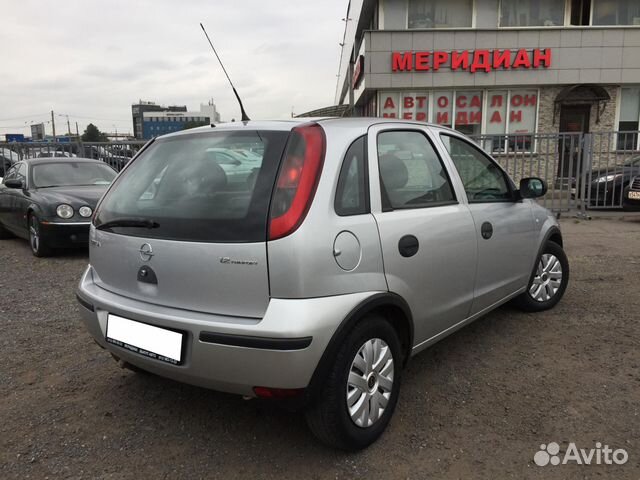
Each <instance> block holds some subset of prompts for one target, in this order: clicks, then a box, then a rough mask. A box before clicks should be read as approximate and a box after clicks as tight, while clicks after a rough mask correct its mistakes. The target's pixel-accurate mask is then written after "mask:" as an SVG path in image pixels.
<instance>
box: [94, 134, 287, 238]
mask: <svg viewBox="0 0 640 480" xmlns="http://www.w3.org/2000/svg"><path fill="white" fill-rule="evenodd" d="M287 137H288V132H284V131H283V132H280V131H260V132H256V131H237V130H234V131H220V132H215V131H214V132H210V133H207V134H191V135H182V136H179V137H173V138H166V139H161V140H157V141H156V142H155V143H153V144H152V145H150V146H149V147H148V148H147V149H146V150H145V151H144V152H143V153H142V154H141V155H140V156H138V158H136V159H135V160H134V161H133V163H131V164H130V165H129V166H127V169H126V170H125V172H124V174H123V175H121V176H120V177H118V179H117V180H116V181H115V183H114V184H113V186H112V188H111V189H110V190H109V191H108V192H107V194H106V195H105V197H104V200H103V201H102V203H101V205H100V207H99V209H98V212H97V214H96V219H95V224H96V226H99V225H100V224H102V223H106V222H110V221H112V220H118V219H122V218H125V219H130V218H135V219H141V220H148V221H149V222H153V223H154V224H156V225H157V227H156V228H154V229H153V230H149V229H147V228H145V227H137V226H136V227H131V226H127V227H121V226H117V227H113V228H110V230H111V231H112V232H114V233H119V234H124V235H131V236H147V237H149V236H152V237H154V238H163V239H171V240H181V241H200V242H228V243H231V242H236V243H237V242H259V241H265V239H266V235H267V216H268V211H269V203H270V199H271V194H272V190H273V187H274V183H275V181H276V175H277V171H278V164H279V161H280V158H281V156H282V152H283V151H284V146H285V143H286V140H287ZM256 145H260V151H261V153H260V154H259V155H257V156H258V158H257V159H256V158H255V156H254V157H253V158H251V159H249V158H247V159H243V157H242V156H241V155H238V154H236V153H235V152H236V150H254V151H255V148H254V147H255V146H256ZM228 158H233V159H235V160H236V161H234V162H229V161H228Z"/></svg>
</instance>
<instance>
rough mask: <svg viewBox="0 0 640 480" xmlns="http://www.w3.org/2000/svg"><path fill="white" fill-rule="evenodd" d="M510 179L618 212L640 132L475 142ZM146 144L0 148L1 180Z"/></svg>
mask: <svg viewBox="0 0 640 480" xmlns="http://www.w3.org/2000/svg"><path fill="white" fill-rule="evenodd" d="M472 138H473V139H474V140H475V141H476V142H477V143H478V144H479V145H480V146H482V148H483V149H484V150H486V151H487V152H489V153H491V154H492V155H493V157H494V158H495V159H496V160H497V161H498V162H499V163H500V164H501V165H502V166H503V167H504V168H505V170H506V171H507V172H508V173H509V175H511V177H512V178H513V179H514V181H515V182H516V184H517V183H518V182H519V181H520V179H522V178H524V177H531V176H535V177H540V178H542V179H544V180H546V182H547V184H548V186H549V190H548V192H547V194H546V195H545V196H544V197H543V198H542V199H540V203H541V204H543V205H544V206H545V207H547V208H549V209H551V210H553V211H555V212H561V211H568V210H573V209H577V210H582V211H584V210H589V209H605V208H609V209H616V208H621V207H622V201H623V198H624V193H625V188H626V187H627V186H628V185H629V184H630V182H631V180H632V179H633V178H634V177H635V176H640V144H639V142H640V132H637V131H634V132H595V133H586V134H582V133H548V134H547V133H544V134H533V135H522V134H514V135H480V136H474V137H472ZM144 144H145V142H144V141H126V142H97V143H84V142H79V143H75V142H74V143H0V176H4V171H5V170H6V168H8V167H9V166H10V165H11V164H12V163H15V162H16V161H18V160H22V159H25V158H37V157H53V156H55V157H74V156H75V157H85V158H93V159H97V160H102V161H103V162H105V163H107V164H109V165H110V166H112V167H113V168H114V169H116V170H118V171H119V170H120V169H122V167H124V166H125V165H126V164H127V162H128V161H129V160H130V159H131V158H132V157H133V156H134V155H135V154H136V152H137V151H138V150H140V148H142V146H143V145H144Z"/></svg>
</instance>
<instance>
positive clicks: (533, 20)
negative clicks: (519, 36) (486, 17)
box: [500, 0, 565, 27]
mask: <svg viewBox="0 0 640 480" xmlns="http://www.w3.org/2000/svg"><path fill="white" fill-rule="evenodd" d="M564 6H565V2H564V0H501V1H500V26H501V27H554V26H559V25H564Z"/></svg>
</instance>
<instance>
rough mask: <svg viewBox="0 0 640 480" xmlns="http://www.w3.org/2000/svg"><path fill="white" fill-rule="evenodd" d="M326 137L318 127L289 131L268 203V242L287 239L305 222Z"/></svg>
mask: <svg viewBox="0 0 640 480" xmlns="http://www.w3.org/2000/svg"><path fill="white" fill-rule="evenodd" d="M324 152H325V136H324V131H323V130H322V127H320V125H318V124H308V125H302V126H300V127H296V128H294V129H293V130H292V131H291V137H290V138H289V143H288V144H287V150H286V152H285V155H284V161H283V162H282V165H281V167H280V171H279V172H278V180H277V181H276V188H275V191H274V192H273V199H272V201H271V220H270V222H269V240H275V239H277V238H282V237H286V236H287V235H289V234H290V233H292V232H294V231H295V230H296V229H297V228H298V227H299V226H300V224H301V223H302V221H303V220H304V217H305V216H306V214H307V212H308V211H309V206H310V205H311V202H312V201H313V196H314V194H315V191H316V187H317V186H318V180H319V178H320V172H321V171H322V163H323V162H324Z"/></svg>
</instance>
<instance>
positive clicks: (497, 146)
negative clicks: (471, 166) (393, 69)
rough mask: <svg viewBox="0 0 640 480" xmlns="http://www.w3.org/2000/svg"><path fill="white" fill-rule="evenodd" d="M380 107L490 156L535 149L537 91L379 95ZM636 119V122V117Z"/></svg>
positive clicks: (386, 113)
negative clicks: (470, 140) (476, 145)
mask: <svg viewBox="0 0 640 480" xmlns="http://www.w3.org/2000/svg"><path fill="white" fill-rule="evenodd" d="M639 98H640V97H639ZM378 104H379V105H380V116H382V117H389V118H402V119H405V120H416V121H419V122H432V123H435V124H438V125H442V126H446V127H450V128H455V129H456V130H458V131H460V132H462V133H464V134H466V135H469V136H471V137H474V138H475V139H476V140H479V141H480V140H481V141H482V143H483V147H484V148H485V149H486V150H489V151H491V152H496V153H499V152H504V151H518V152H529V151H533V150H534V148H535V145H534V134H535V130H536V121H537V118H536V116H537V111H538V91H537V90H530V89H522V90H520V89H517V90H515V89H514V90H506V89H505V90H485V91H483V90H456V91H451V90H434V91H433V92H425V91H422V92H402V91H390V92H380V97H379V101H378ZM636 112H637V110H636ZM635 118H636V122H637V121H638V115H637V114H636V117H635ZM636 125H637V123H636Z"/></svg>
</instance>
